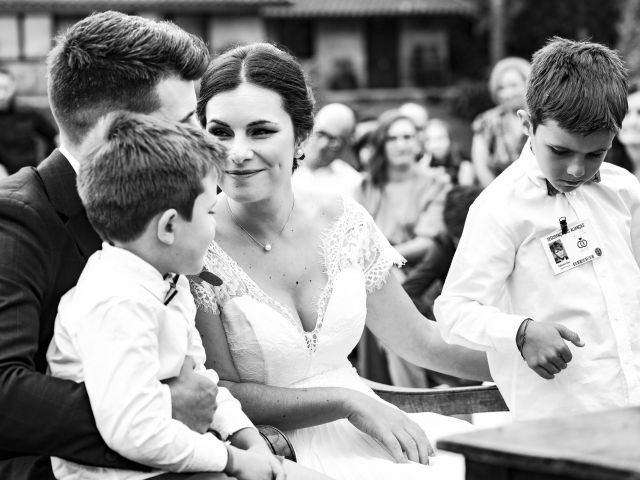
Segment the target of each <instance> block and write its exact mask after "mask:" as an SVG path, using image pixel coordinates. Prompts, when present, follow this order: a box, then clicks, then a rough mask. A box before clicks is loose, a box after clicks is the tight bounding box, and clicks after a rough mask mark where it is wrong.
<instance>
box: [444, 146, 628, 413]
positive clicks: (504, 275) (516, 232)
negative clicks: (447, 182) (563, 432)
mask: <svg viewBox="0 0 640 480" xmlns="http://www.w3.org/2000/svg"><path fill="white" fill-rule="evenodd" d="M600 176H601V182H600V183H596V182H589V183H586V184H584V185H582V186H581V187H579V188H578V189H576V190H574V191H573V192H571V193H567V194H562V193H559V194H557V195H555V196H550V195H548V194H547V187H546V182H545V178H544V176H543V174H542V171H541V170H540V167H539V166H538V163H537V161H536V159H535V157H534V155H533V153H532V151H531V149H530V147H529V144H528V143H527V144H526V145H525V147H524V149H523V151H522V154H521V156H520V158H519V159H518V160H517V161H516V162H515V163H514V164H513V165H512V166H510V167H509V168H508V169H507V170H506V171H505V172H504V173H503V174H502V175H500V176H499V177H498V178H497V179H496V180H494V181H493V182H492V183H491V184H490V185H489V186H488V187H487V188H486V189H485V190H484V192H483V193H482V194H481V195H480V196H479V197H478V199H477V200H476V202H475V203H474V204H473V206H472V207H471V209H470V211H469V215H468V217H467V221H466V223H465V228H464V233H463V234H462V238H461V240H460V244H459V246H458V249H457V251H456V254H455V257H454V259H453V263H452V265H451V269H450V270H449V274H448V276H447V279H446V282H445V285H444V288H443V291H442V295H441V296H440V297H439V298H438V299H437V300H436V302H435V315H436V318H437V320H438V325H439V326H440V329H441V332H442V335H443V337H444V339H445V340H446V341H447V342H450V343H455V344H459V345H464V346H467V347H470V348H474V349H478V350H484V351H486V352H487V356H488V359H489V366H490V368H491V373H492V376H493V378H494V380H495V382H496V383H497V385H498V387H499V389H500V391H501V393H502V395H503V396H504V398H505V401H506V403H507V405H508V406H509V409H510V410H511V411H512V413H513V416H514V418H516V419H523V418H539V417H544V416H554V415H567V414H572V413H581V412H586V411H593V410H598V409H603V408H609V407H618V406H626V405H630V404H640V268H639V266H638V264H639V259H640V184H639V183H638V180H637V179H636V178H635V177H634V176H633V175H631V174H630V173H628V172H627V171H626V170H623V169H621V168H618V167H615V166H613V165H610V164H608V163H604V164H603V165H602V167H601V169H600ZM560 217H566V219H567V223H568V225H572V224H575V223H576V222H578V221H580V222H584V221H586V222H588V224H589V226H590V227H591V231H592V232H593V233H592V237H593V241H595V242H596V243H597V244H598V245H599V247H600V248H601V252H602V255H601V256H599V257H596V258H595V260H593V261H591V262H586V263H583V264H581V265H579V266H577V267H575V268H573V269H570V270H568V271H565V272H563V273H560V274H558V275H554V273H553V271H552V267H551V265H550V261H549V258H548V257H547V252H546V251H545V247H544V245H543V244H542V242H541V241H540V238H542V237H544V236H548V235H549V234H550V233H553V232H554V231H557V230H559V228H560V226H559V218H560ZM527 317H531V318H533V319H534V320H535V321H536V322H557V323H561V324H563V325H565V326H566V327H568V328H570V329H571V330H573V331H575V332H577V333H578V334H579V335H580V338H581V339H582V340H583V341H584V342H585V346H584V347H582V348H579V347H575V346H574V345H573V344H570V343H568V344H569V348H570V349H571V352H572V354H573V360H572V361H571V362H570V363H569V364H568V367H567V368H566V369H565V370H563V371H561V372H560V373H559V374H557V375H556V376H555V378H554V379H553V380H545V379H543V378H541V377H539V376H538V375H537V374H536V373H535V372H534V371H533V370H531V369H530V368H529V367H528V366H527V365H526V363H525V362H524V361H523V359H522V358H521V356H520V353H519V352H518V349H517V347H516V343H515V337H516V332H517V330H518V327H519V326H520V324H521V323H522V321H523V320H524V319H525V318H527Z"/></svg>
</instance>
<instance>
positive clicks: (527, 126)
mask: <svg viewBox="0 0 640 480" xmlns="http://www.w3.org/2000/svg"><path fill="white" fill-rule="evenodd" d="M516 115H518V120H520V124H521V125H522V131H523V132H524V134H525V135H526V136H527V137H530V136H531V135H533V125H531V117H530V116H529V114H528V113H527V111H526V110H522V109H520V110H518V111H517V112H516Z"/></svg>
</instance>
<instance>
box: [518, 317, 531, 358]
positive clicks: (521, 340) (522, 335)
mask: <svg viewBox="0 0 640 480" xmlns="http://www.w3.org/2000/svg"><path fill="white" fill-rule="evenodd" d="M531 322H533V318H525V319H524V321H523V322H522V323H521V324H520V328H519V329H518V334H516V346H517V347H518V350H519V351H520V355H521V356H522V359H523V360H524V353H522V351H523V349H524V344H525V342H526V341H527V328H528V327H529V324H530V323H531ZM520 330H522V331H520Z"/></svg>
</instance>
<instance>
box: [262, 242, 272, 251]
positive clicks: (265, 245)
mask: <svg viewBox="0 0 640 480" xmlns="http://www.w3.org/2000/svg"><path fill="white" fill-rule="evenodd" d="M264 251H265V252H270V251H271V244H270V243H265V244H264Z"/></svg>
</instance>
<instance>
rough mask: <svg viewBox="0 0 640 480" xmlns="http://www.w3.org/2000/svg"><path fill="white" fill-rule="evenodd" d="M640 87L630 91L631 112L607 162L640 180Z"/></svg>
mask: <svg viewBox="0 0 640 480" xmlns="http://www.w3.org/2000/svg"><path fill="white" fill-rule="evenodd" d="M639 87H640V86H639V85H638V84H637V83H634V84H632V85H631V88H630V89H629V96H628V98H627V101H628V102H629V110H628V111H627V114H626V115H625V117H624V120H623V121H622V127H621V128H620V132H618V136H617V137H616V138H614V140H613V143H612V145H611V149H610V150H609V152H608V153H607V157H606V158H605V160H606V161H607V162H610V163H613V164H614V165H618V166H619V167H622V168H626V169H627V170H629V171H630V172H631V173H634V174H635V175H636V177H638V178H639V179H640V88H639Z"/></svg>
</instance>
